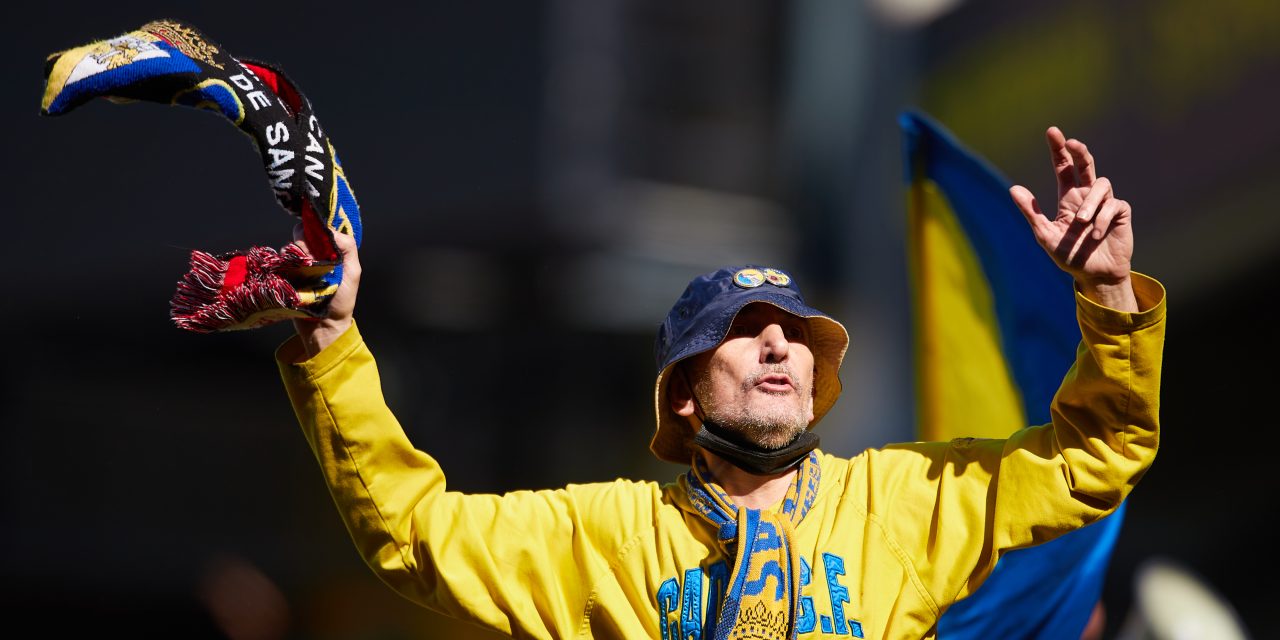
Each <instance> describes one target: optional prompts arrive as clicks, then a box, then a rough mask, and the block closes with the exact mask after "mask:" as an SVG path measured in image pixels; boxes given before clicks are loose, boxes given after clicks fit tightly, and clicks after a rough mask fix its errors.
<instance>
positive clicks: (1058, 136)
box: [1044, 127, 1080, 198]
mask: <svg viewBox="0 0 1280 640" xmlns="http://www.w3.org/2000/svg"><path fill="white" fill-rule="evenodd" d="M1044 140H1045V142H1046V143H1047V144H1048V145H1049V162H1051V163H1052V164H1053V174H1054V175H1055V176H1057V178H1058V197H1059V198H1061V197H1062V195H1063V194H1065V193H1066V192H1067V191H1070V190H1071V189H1074V188H1076V187H1077V186H1080V185H1079V181H1078V180H1077V179H1076V166H1075V159H1074V158H1072V156H1071V151H1069V150H1068V149H1067V138H1066V136H1064V135H1062V129H1059V128H1057V127H1049V129H1048V130H1047V131H1045V132H1044Z"/></svg>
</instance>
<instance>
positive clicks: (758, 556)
mask: <svg viewBox="0 0 1280 640" xmlns="http://www.w3.org/2000/svg"><path fill="white" fill-rule="evenodd" d="M820 476H821V470H820V466H819V464H818V454H817V452H814V451H811V452H809V455H808V456H806V457H805V458H804V460H802V461H801V462H800V465H799V467H798V473H797V474H796V480H795V483H794V484H792V485H791V487H790V488H789V489H788V490H787V494H786V497H785V498H784V499H783V501H782V508H781V509H779V510H778V512H776V513H775V512H772V511H762V510H760V509H748V508H740V507H738V506H737V505H735V504H734V503H733V501H732V500H731V499H730V498H729V496H728V495H727V494H725V492H724V489H722V488H720V486H719V485H718V484H716V483H715V479H714V478H712V477H711V472H710V471H709V470H708V469H707V466H706V463H705V462H704V461H703V460H702V458H701V456H698V455H696V454H695V455H694V458H693V464H692V465H691V467H690V469H689V472H688V473H687V474H685V475H684V476H682V477H681V479H680V483H681V484H682V485H683V486H684V490H685V493H686V495H688V496H689V502H690V503H691V504H692V505H693V508H694V509H695V510H696V511H697V513H698V514H699V515H701V516H702V517H703V518H706V519H707V521H708V522H710V523H711V524H712V525H714V526H715V527H716V528H717V531H718V540H719V542H720V545H721V548H722V549H723V550H724V552H725V555H726V556H727V557H731V558H733V565H732V568H731V570H730V571H731V575H730V579H729V581H728V587H727V588H726V590H725V595H724V602H723V603H722V604H721V606H720V618H719V620H717V621H716V627H715V640H729V639H738V638H751V639H757V638H758V639H761V640H794V638H795V637H796V617H797V610H798V604H799V597H800V555H799V551H798V550H797V549H796V547H795V545H794V544H793V540H794V535H795V528H796V527H798V526H799V525H800V522H801V521H802V520H804V517H805V515H806V514H808V513H809V508H810V507H812V506H813V501H814V498H816V497H817V495H818V482H819V480H820Z"/></svg>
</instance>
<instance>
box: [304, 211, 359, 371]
mask: <svg viewBox="0 0 1280 640" xmlns="http://www.w3.org/2000/svg"><path fill="white" fill-rule="evenodd" d="M334 240H335V241H336V242H337V244H338V251H339V253H341V254H342V283H341V284H339V285H338V291H337V292H336V293H334V295H333V299H332V300H330V301H329V307H328V309H329V313H328V315H327V316H325V317H323V318H317V319H312V318H304V319H299V320H294V321H293V327H294V330H295V331H297V332H298V335H299V336H300V337H301V338H302V346H303V348H304V350H305V351H306V352H307V355H308V356H314V355H316V354H317V353H320V352H321V351H322V350H324V348H325V347H327V346H329V345H330V344H333V341H334V340H337V339H338V338H339V337H341V336H342V334H343V333H345V332H346V330H347V329H349V328H350V327H351V323H352V322H353V314H354V313H355V307H356V291H357V290H358V289H359V288H360V256H359V255H358V254H357V252H356V241H355V239H354V238H352V237H351V236H349V235H346V234H343V233H336V234H334ZM293 241H294V243H295V244H297V245H298V246H299V247H302V249H303V251H307V241H306V240H305V239H304V238H303V236H302V225H300V224H299V225H298V226H297V227H295V228H294V231H293ZM308 253H309V252H308Z"/></svg>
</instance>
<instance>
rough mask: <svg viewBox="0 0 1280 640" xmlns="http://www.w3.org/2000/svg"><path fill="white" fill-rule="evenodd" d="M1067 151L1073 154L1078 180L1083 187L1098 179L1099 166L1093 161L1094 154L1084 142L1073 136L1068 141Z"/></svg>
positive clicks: (1072, 159)
mask: <svg viewBox="0 0 1280 640" xmlns="http://www.w3.org/2000/svg"><path fill="white" fill-rule="evenodd" d="M1067 152H1068V153H1070V154H1071V161H1072V164H1073V165H1075V168H1076V180H1077V182H1078V184H1079V185H1080V186H1082V187H1087V186H1090V185H1092V184H1093V183H1094V181H1095V180H1097V179H1098V168H1097V166H1096V165H1095V164H1094V162H1093V154H1092V153H1089V147H1087V146H1085V144H1084V143H1083V142H1080V141H1079V140H1076V139H1075V138H1072V139H1070V140H1068V141H1067Z"/></svg>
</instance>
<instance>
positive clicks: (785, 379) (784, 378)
mask: <svg viewBox="0 0 1280 640" xmlns="http://www.w3.org/2000/svg"><path fill="white" fill-rule="evenodd" d="M755 386H756V388H757V389H760V390H761V391H765V392H767V393H789V392H791V391H794V390H795V384H794V383H792V382H791V376H788V375H785V374H780V373H771V374H768V375H765V376H761V377H760V379H759V381H757V382H756V385H755Z"/></svg>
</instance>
